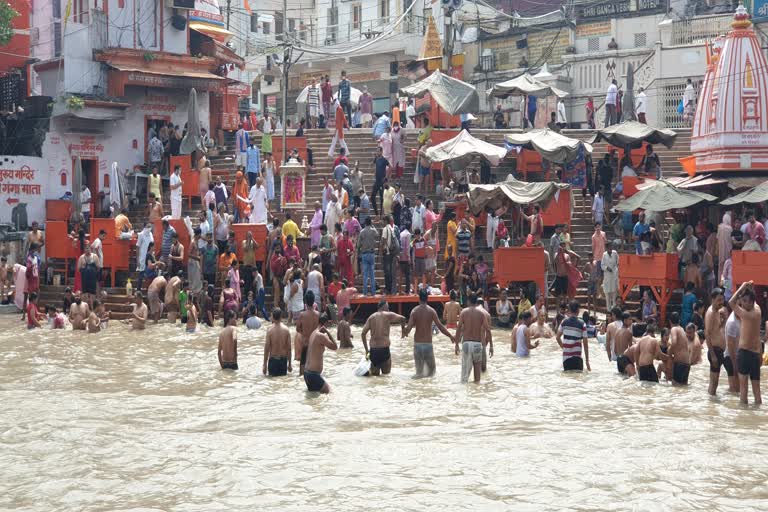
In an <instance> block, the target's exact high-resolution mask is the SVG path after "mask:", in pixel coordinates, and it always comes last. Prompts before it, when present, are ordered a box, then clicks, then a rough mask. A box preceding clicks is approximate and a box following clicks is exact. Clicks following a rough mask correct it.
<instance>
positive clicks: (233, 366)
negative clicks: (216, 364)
mask: <svg viewBox="0 0 768 512" xmlns="http://www.w3.org/2000/svg"><path fill="white" fill-rule="evenodd" d="M221 369H222V370H237V363H221Z"/></svg>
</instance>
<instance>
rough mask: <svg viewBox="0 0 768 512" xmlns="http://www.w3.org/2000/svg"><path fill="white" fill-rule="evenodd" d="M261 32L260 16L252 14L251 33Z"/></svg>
mask: <svg viewBox="0 0 768 512" xmlns="http://www.w3.org/2000/svg"><path fill="white" fill-rule="evenodd" d="M258 31H259V15H258V14H256V13H253V14H251V32H258Z"/></svg>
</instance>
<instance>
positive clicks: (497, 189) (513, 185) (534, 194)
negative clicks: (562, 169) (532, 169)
mask: <svg viewBox="0 0 768 512" xmlns="http://www.w3.org/2000/svg"><path fill="white" fill-rule="evenodd" d="M569 187H570V185H568V184H565V183H555V182H553V181H541V182H534V183H529V182H527V181H520V180H516V179H515V178H514V177H513V176H512V175H511V174H510V175H509V176H508V177H507V179H506V181H502V182H501V183H495V184H493V185H469V194H467V199H468V202H469V208H470V210H471V211H472V213H473V214H474V215H480V213H481V212H482V211H483V210H485V209H486V208H492V209H494V210H498V209H499V208H501V207H503V206H506V207H510V206H514V205H524V204H541V205H542V206H546V205H547V203H549V201H550V200H551V199H552V198H553V197H554V196H555V194H557V193H558V192H560V191H561V190H565V189H567V188H569Z"/></svg>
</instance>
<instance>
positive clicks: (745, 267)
mask: <svg viewBox="0 0 768 512" xmlns="http://www.w3.org/2000/svg"><path fill="white" fill-rule="evenodd" d="M731 262H732V263H733V270H732V275H733V286H734V291H736V290H735V287H736V286H739V285H741V284H742V283H745V282H747V281H754V283H755V284H756V285H760V286H768V273H766V272H765V269H767V268H768V253H767V252H757V251H733V252H731Z"/></svg>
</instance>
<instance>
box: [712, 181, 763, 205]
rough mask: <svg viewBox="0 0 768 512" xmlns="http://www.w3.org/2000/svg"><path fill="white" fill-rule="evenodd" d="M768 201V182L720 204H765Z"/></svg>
mask: <svg viewBox="0 0 768 512" xmlns="http://www.w3.org/2000/svg"><path fill="white" fill-rule="evenodd" d="M765 201H768V181H764V182H762V183H761V184H759V185H758V186H756V187H754V188H751V189H749V190H746V191H744V192H742V193H741V194H736V195H735V196H732V197H729V198H728V199H723V200H722V201H720V204H722V205H725V206H730V205H732V204H739V203H763V202H765Z"/></svg>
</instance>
